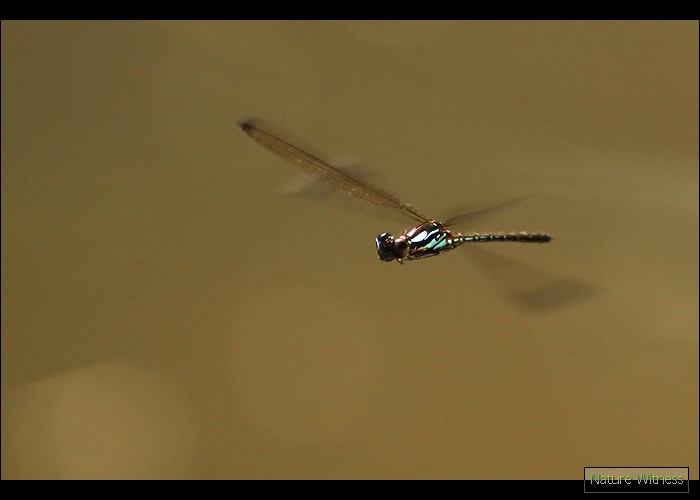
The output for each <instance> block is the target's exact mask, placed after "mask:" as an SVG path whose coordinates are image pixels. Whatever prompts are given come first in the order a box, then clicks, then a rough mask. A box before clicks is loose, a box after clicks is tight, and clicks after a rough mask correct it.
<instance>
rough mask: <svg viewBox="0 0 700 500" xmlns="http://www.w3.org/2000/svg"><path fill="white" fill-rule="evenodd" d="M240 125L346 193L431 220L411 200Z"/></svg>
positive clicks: (420, 219) (252, 126)
mask: <svg viewBox="0 0 700 500" xmlns="http://www.w3.org/2000/svg"><path fill="white" fill-rule="evenodd" d="M237 125H238V127H239V128H240V129H241V130H242V131H243V132H245V133H246V134H248V135H249V136H250V137H251V138H252V139H253V140H255V141H256V142H257V143H259V144H260V145H261V146H264V147H265V148H267V149H269V150H270V151H272V152H273V153H275V154H276V155H278V156H280V157H281V158H283V159H285V160H287V161H288V162H290V163H292V164H293V165H295V166H296V167H297V168H299V169H300V170H302V171H304V172H306V173H307V174H309V175H311V176H312V177H314V178H316V179H318V180H320V181H323V182H327V183H329V184H331V185H333V186H335V187H337V188H338V189H340V190H342V191H344V192H346V193H347V194H349V195H352V196H355V197H356V198H359V199H361V200H365V201H367V202H369V203H373V204H374V205H379V206H382V207H386V208H390V209H392V210H396V211H398V212H400V213H402V214H403V215H405V216H406V217H409V218H411V219H413V220H415V221H417V222H426V221H428V220H429V219H428V218H427V217H426V216H425V215H423V214H421V213H420V212H418V211H417V210H416V209H414V208H413V207H412V206H411V205H409V204H408V203H405V202H403V201H401V200H399V199H398V198H396V197H395V196H393V195H390V194H389V193H387V192H386V191H384V190H382V189H379V188H378V187H376V186H373V185H372V184H369V183H367V182H365V181H363V180H362V179H359V178H356V177H353V176H352V175H349V174H348V173H346V172H343V171H342V170H339V169H337V168H335V167H333V166H331V165H329V164H328V163H326V162H325V161H323V160H321V159H319V158H317V157H316V156H314V155H312V154H310V153H307V152H306V151H303V150H301V149H299V148H298V147H296V146H294V145H292V144H290V143H289V142H287V141H285V140H283V139H280V138H279V137H277V136H275V135H272V134H271V133H269V132H266V131H264V130H262V129H261V128H259V126H258V125H256V124H253V123H250V122H238V124H237Z"/></svg>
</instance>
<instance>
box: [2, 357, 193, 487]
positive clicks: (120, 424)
mask: <svg viewBox="0 0 700 500" xmlns="http://www.w3.org/2000/svg"><path fill="white" fill-rule="evenodd" d="M2 426H3V445H4V448H5V449H4V450H3V453H4V456H5V457H8V456H10V457H13V459H12V460H13V462H14V463H16V464H17V465H18V470H17V471H16V473H17V475H18V477H24V478H61V479H73V478H75V479H96V478H100V479H113V478H173V477H179V476H181V475H182V474H183V473H185V472H186V471H187V470H188V468H189V464H190V462H191V454H192V450H191V448H192V446H193V443H194V439H193V429H192V419H191V416H190V414H189V412H188V411H187V410H186V409H185V405H183V402H182V401H181V400H180V399H179V398H178V396H177V394H176V392H175V391H174V389H173V388H172V387H171V386H170V384H168V383H167V382H165V381H163V380H162V379H159V378H158V377H156V376H155V375H153V374H151V373H148V372H145V371H141V370H137V369H135V368H131V367H128V366H124V365H119V364H104V365H97V366H93V367H90V368H85V369H82V370H79V371H76V372H73V373H68V374H65V375H61V376H59V377H56V378H53V379H50V380H45V381H41V382H37V383H33V384H29V385H27V386H25V387H23V388H20V389H17V390H15V391H13V393H12V394H10V395H9V396H8V397H7V398H3V422H2ZM13 475H14V474H13Z"/></svg>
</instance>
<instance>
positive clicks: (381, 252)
mask: <svg viewBox="0 0 700 500" xmlns="http://www.w3.org/2000/svg"><path fill="white" fill-rule="evenodd" d="M377 255H378V256H379V260H381V261H384V262H391V261H392V260H394V237H393V236H392V235H390V234H389V233H382V234H380V235H379V236H377Z"/></svg>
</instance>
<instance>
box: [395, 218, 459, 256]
mask: <svg viewBox="0 0 700 500" xmlns="http://www.w3.org/2000/svg"><path fill="white" fill-rule="evenodd" d="M397 239H403V240H405V241H406V242H407V243H408V255H407V256H406V257H405V259H406V260H413V259H423V258H425V257H433V256H435V255H438V254H440V252H445V251H447V250H452V249H453V248H455V247H454V245H453V244H452V241H453V237H452V231H450V230H449V229H445V226H443V225H442V224H441V223H439V222H436V221H428V222H424V223H423V224H421V225H419V226H416V227H414V228H413V229H411V230H410V231H408V232H407V233H404V234H403V235H401V236H399V238H397Z"/></svg>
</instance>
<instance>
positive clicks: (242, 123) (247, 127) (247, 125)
mask: <svg viewBox="0 0 700 500" xmlns="http://www.w3.org/2000/svg"><path fill="white" fill-rule="evenodd" d="M236 125H238V128H239V129H241V130H242V131H243V132H247V131H248V130H250V129H251V128H252V127H251V125H250V123H248V122H246V121H245V120H241V121H238V122H236Z"/></svg>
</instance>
